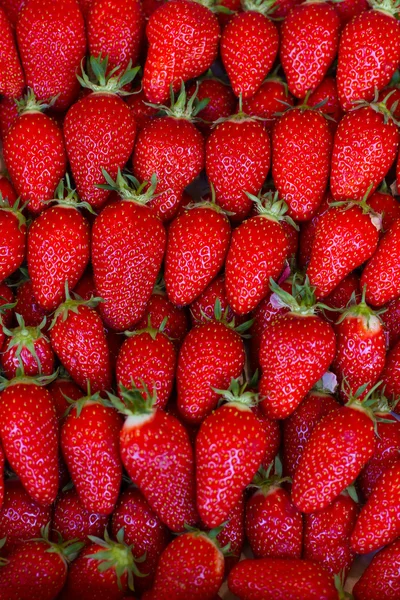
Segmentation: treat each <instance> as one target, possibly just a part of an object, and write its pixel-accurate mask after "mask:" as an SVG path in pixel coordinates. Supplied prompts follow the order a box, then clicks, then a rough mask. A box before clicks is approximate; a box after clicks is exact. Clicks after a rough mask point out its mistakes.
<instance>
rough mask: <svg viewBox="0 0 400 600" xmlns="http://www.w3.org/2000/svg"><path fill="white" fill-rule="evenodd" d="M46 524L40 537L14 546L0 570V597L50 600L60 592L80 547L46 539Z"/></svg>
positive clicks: (47, 529)
mask: <svg viewBox="0 0 400 600" xmlns="http://www.w3.org/2000/svg"><path fill="white" fill-rule="evenodd" d="M49 525H50V524H48V525H47V526H46V527H44V528H43V529H42V530H41V535H42V537H40V538H36V539H34V540H31V541H29V542H25V543H23V544H21V545H20V546H17V547H15V548H14V549H13V550H12V551H11V552H10V554H9V555H8V558H7V562H6V564H5V565H4V566H2V568H1V578H0V597H1V598H4V599H5V598H7V600H53V598H56V597H57V596H58V594H59V592H61V590H62V588H63V586H64V584H65V582H66V579H67V572H68V565H69V563H70V562H71V561H73V560H74V559H75V558H76V557H77V555H78V554H79V552H80V550H81V548H82V546H83V544H82V543H81V542H76V541H75V540H71V541H68V542H63V541H62V539H59V540H58V543H53V542H50V540H49Z"/></svg>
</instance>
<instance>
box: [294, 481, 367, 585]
mask: <svg viewBox="0 0 400 600" xmlns="http://www.w3.org/2000/svg"><path fill="white" fill-rule="evenodd" d="M358 513H359V508H358V504H357V502H356V501H355V499H353V498H352V497H350V495H349V494H348V493H347V492H342V493H341V494H340V495H339V496H338V497H337V498H335V500H334V501H333V502H332V504H330V505H329V506H327V507H326V508H325V509H324V510H320V511H318V512H315V513H311V514H308V515H305V518H304V558H306V559H308V560H312V561H314V562H317V563H320V564H321V565H322V566H323V567H324V568H325V569H326V570H327V571H328V572H329V573H331V574H332V575H336V574H337V573H341V572H342V571H345V573H346V574H347V573H348V571H349V570H350V567H351V565H352V563H353V560H354V557H355V553H354V552H353V551H352V550H351V548H350V536H351V532H352V531H353V528H354V525H355V523H356V521H357V516H358Z"/></svg>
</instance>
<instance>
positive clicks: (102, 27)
mask: <svg viewBox="0 0 400 600" xmlns="http://www.w3.org/2000/svg"><path fill="white" fill-rule="evenodd" d="M143 26H144V18H143V14H142V9H141V6H140V2H139V0H134V2H130V1H129V0H123V1H122V2H121V0H93V2H92V3H91V6H90V10H89V11H88V15H87V36H88V45H89V54H91V55H92V56H99V55H100V54H103V56H108V68H109V70H110V71H111V70H112V69H114V68H115V67H118V69H119V71H125V69H127V67H128V65H129V62H130V61H131V64H134V65H135V64H136V63H137V61H138V57H139V50H140V46H141V41H142V37H143V30H144V27H143Z"/></svg>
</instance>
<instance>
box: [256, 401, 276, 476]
mask: <svg viewBox="0 0 400 600" xmlns="http://www.w3.org/2000/svg"><path fill="white" fill-rule="evenodd" d="M252 411H253V413H254V414H255V416H256V417H257V419H258V420H259V421H260V423H261V425H262V426H263V428H264V431H265V435H266V438H267V447H266V449H265V454H264V458H263V460H262V463H261V466H262V467H263V468H264V469H267V468H268V467H269V465H270V464H271V462H272V461H273V460H274V459H275V457H276V455H277V454H278V452H279V448H280V445H281V429H280V426H279V421H274V420H273V419H268V417H266V416H265V415H264V413H263V411H262V410H261V407H260V405H259V404H257V406H254V407H253V408H252Z"/></svg>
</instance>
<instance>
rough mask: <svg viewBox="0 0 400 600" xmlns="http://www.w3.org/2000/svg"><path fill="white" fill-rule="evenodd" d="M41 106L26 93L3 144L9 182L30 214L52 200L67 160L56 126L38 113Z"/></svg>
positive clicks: (31, 94) (31, 95)
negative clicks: (16, 117)
mask: <svg viewBox="0 0 400 600" xmlns="http://www.w3.org/2000/svg"><path fill="white" fill-rule="evenodd" d="M44 108H45V105H44V104H43V103H40V102H39V101H37V100H36V98H35V96H34V94H33V92H32V91H29V92H28V93H27V95H26V96H25V98H24V100H23V101H21V102H20V104H19V117H18V119H17V120H16V121H15V123H14V124H13V126H12V127H11V129H10V131H9V132H8V134H7V135H6V138H5V139H4V142H3V153H4V160H5V163H6V167H7V170H8V172H9V174H10V177H11V181H12V183H13V185H14V187H15V189H16V191H17V194H18V195H19V196H20V197H21V200H23V201H24V202H28V208H29V210H30V211H31V212H32V213H35V214H36V213H39V212H40V211H41V210H43V208H44V206H45V204H44V202H45V201H46V200H52V199H53V197H54V192H55V190H56V187H57V185H58V184H59V182H60V179H61V178H62V177H64V173H65V169H66V163H67V157H66V154H65V149H64V140H63V135H62V132H61V130H60V129H59V127H58V126H57V125H56V123H55V122H54V121H53V120H52V119H51V118H50V117H49V116H47V115H44V114H43V113H42V112H41V111H42V110H43V109H44Z"/></svg>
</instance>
